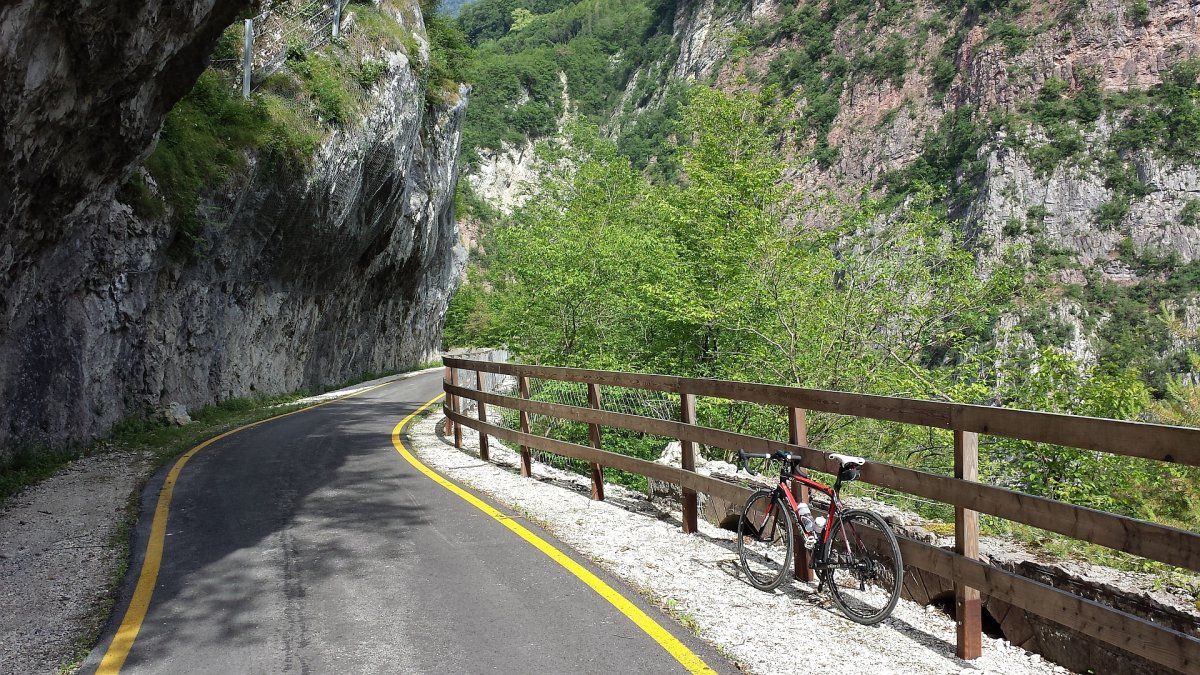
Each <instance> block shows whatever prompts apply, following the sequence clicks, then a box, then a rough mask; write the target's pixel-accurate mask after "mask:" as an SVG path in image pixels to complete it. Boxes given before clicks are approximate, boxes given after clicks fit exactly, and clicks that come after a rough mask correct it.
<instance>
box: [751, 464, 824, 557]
mask: <svg viewBox="0 0 1200 675" xmlns="http://www.w3.org/2000/svg"><path fill="white" fill-rule="evenodd" d="M791 480H792V482H793V484H795V483H799V484H801V485H804V486H806V487H808V488H809V489H812V490H816V491H817V492H820V493H822V494H824V495H826V496H828V497H829V513H828V514H826V516H825V529H824V530H822V532H821V545H822V546H824V545H825V544H826V543H828V542H829V538H830V537H832V536H833V521H834V520H836V518H835V516H836V515H837V512H838V509H840V508H841V506H842V500H841V499H839V498H838V494H837V490H835V489H834V488H831V487H829V486H828V485H826V484H824V483H822V482H820V481H816V480H813V479H812V478H809V477H808V475H806V474H803V473H800V472H794V473H792V475H791ZM775 492H776V494H782V495H783V498H784V500H785V501H787V504H788V507H789V508H791V509H792V514H793V515H795V516H796V518H797V519H799V517H800V502H798V501H796V497H795V495H793V494H792V490H791V486H789V485H788V484H787V480H785V479H784V478H783V477H780V479H779V486H778V487H776V488H775ZM772 503H774V500H772ZM769 515H770V512H769V511H768V516H769Z"/></svg>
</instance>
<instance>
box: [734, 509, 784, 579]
mask: <svg viewBox="0 0 1200 675" xmlns="http://www.w3.org/2000/svg"><path fill="white" fill-rule="evenodd" d="M795 529H796V528H795V526H794V521H793V518H792V511H791V509H790V508H788V505H787V504H785V503H784V502H783V501H782V500H780V499H778V498H777V497H776V496H775V491H774V490H759V491H758V492H755V493H754V494H752V495H750V499H748V500H746V508H745V510H744V511H742V517H741V518H739V519H738V557H739V558H741V563H742V571H744V572H745V573H746V578H747V579H748V580H749V581H750V585H751V586H754V587H755V588H757V589H759V590H762V591H773V590H775V589H776V588H779V585H780V584H782V583H783V580H784V579H785V578H787V576H788V573H790V572H791V569H792V537H793V532H794V531H795Z"/></svg>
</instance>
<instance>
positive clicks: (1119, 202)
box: [1095, 197, 1129, 230]
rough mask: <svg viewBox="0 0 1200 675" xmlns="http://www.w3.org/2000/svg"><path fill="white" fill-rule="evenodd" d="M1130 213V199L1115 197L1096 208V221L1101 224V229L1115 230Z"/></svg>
mask: <svg viewBox="0 0 1200 675" xmlns="http://www.w3.org/2000/svg"><path fill="white" fill-rule="evenodd" d="M1128 213H1129V200H1127V199H1122V198H1120V197H1114V198H1113V199H1110V200H1108V201H1106V202H1104V203H1103V204H1101V205H1100V208H1098V209H1096V214H1095V216H1096V222H1097V223H1098V224H1099V225H1100V227H1101V229H1104V230H1113V229H1116V228H1117V226H1118V225H1120V224H1121V221H1123V220H1125V216H1126V214H1128Z"/></svg>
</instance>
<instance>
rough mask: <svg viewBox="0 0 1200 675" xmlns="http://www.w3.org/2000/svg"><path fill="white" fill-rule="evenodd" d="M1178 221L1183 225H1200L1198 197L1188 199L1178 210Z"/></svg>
mask: <svg viewBox="0 0 1200 675" xmlns="http://www.w3.org/2000/svg"><path fill="white" fill-rule="evenodd" d="M1179 223H1180V224H1181V225H1183V226H1184V227H1196V226H1197V225H1200V199H1189V200H1188V201H1187V203H1186V204H1184V205H1183V209H1182V210H1181V211H1180V212H1179Z"/></svg>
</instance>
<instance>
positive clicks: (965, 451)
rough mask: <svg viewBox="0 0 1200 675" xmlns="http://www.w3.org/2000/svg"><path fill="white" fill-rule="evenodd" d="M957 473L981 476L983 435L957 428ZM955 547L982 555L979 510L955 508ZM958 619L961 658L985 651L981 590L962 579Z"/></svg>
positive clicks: (970, 477)
mask: <svg viewBox="0 0 1200 675" xmlns="http://www.w3.org/2000/svg"><path fill="white" fill-rule="evenodd" d="M954 477H955V478H961V479H963V480H969V481H977V480H979V435H978V434H976V433H974V432H971V431H958V430H955V431H954ZM954 551H955V552H956V553H958V554H959V555H963V556H966V557H968V558H971V559H975V558H978V557H979V513H978V512H976V511H971V510H969V509H964V508H962V507H957V506H956V507H955V508H954ZM954 619H955V623H956V624H957V628H958V649H957V651H956V653H957V654H958V657H959V658H960V659H977V658H979V656H980V655H981V654H982V653H983V624H982V623H981V618H980V607H979V591H978V590H977V589H974V588H971V587H969V586H964V585H963V584H961V583H955V584H954Z"/></svg>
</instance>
